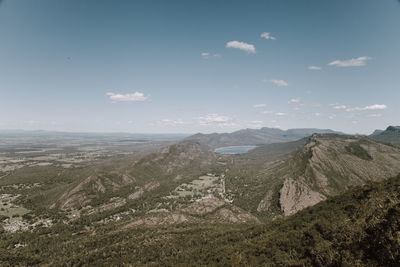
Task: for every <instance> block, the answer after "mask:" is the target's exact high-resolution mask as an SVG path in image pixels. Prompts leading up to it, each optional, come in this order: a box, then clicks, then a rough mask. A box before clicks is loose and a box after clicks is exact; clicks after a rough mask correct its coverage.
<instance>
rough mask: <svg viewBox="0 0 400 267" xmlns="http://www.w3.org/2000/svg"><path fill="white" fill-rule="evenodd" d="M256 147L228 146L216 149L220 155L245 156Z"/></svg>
mask: <svg viewBox="0 0 400 267" xmlns="http://www.w3.org/2000/svg"><path fill="white" fill-rule="evenodd" d="M255 147H256V146H226V147H220V148H217V149H215V153H218V154H244V153H247V152H249V151H250V150H252V149H253V148H255Z"/></svg>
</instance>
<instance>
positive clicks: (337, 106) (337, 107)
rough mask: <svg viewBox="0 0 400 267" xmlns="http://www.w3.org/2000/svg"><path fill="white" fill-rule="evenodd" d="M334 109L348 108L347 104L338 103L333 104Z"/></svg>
mask: <svg viewBox="0 0 400 267" xmlns="http://www.w3.org/2000/svg"><path fill="white" fill-rule="evenodd" d="M333 108H334V109H346V108H347V107H346V106H345V105H336V106H333Z"/></svg>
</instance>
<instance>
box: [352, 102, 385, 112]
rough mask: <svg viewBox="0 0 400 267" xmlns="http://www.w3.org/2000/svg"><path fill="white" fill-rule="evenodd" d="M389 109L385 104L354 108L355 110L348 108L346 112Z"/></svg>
mask: <svg viewBox="0 0 400 267" xmlns="http://www.w3.org/2000/svg"><path fill="white" fill-rule="evenodd" d="M387 108H388V107H387V106H386V105H384V104H374V105H370V106H366V107H362V108H360V107H354V108H348V109H346V111H349V112H352V111H364V110H384V109H387Z"/></svg>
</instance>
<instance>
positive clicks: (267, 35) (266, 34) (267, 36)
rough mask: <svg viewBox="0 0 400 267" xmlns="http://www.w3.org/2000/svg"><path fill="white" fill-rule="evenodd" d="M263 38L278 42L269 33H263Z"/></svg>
mask: <svg viewBox="0 0 400 267" xmlns="http://www.w3.org/2000/svg"><path fill="white" fill-rule="evenodd" d="M260 36H261V38H264V39H267V40H276V38H275V37H274V36H271V34H270V33H269V32H263V33H262V34H261V35H260Z"/></svg>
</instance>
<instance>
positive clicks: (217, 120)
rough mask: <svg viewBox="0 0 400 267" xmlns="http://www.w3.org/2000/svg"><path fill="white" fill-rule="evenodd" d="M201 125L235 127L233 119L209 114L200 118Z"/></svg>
mask: <svg viewBox="0 0 400 267" xmlns="http://www.w3.org/2000/svg"><path fill="white" fill-rule="evenodd" d="M198 121H199V124H200V125H212V124H213V125H218V126H234V125H236V124H235V123H234V122H233V118H231V117H229V116H223V115H219V114H208V115H206V116H202V117H199V118H198Z"/></svg>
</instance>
